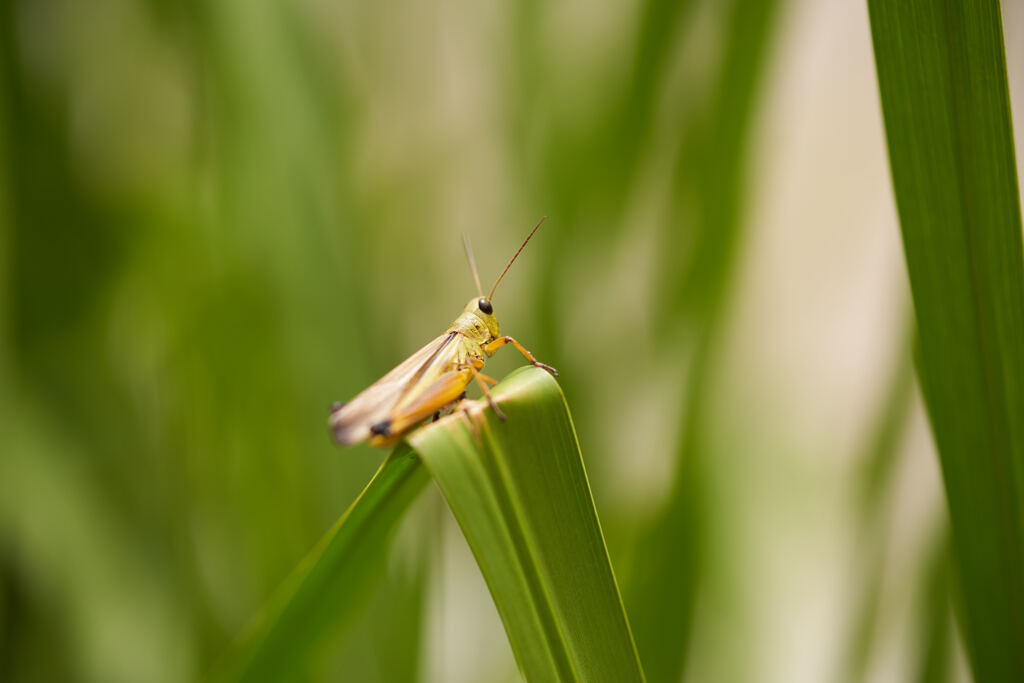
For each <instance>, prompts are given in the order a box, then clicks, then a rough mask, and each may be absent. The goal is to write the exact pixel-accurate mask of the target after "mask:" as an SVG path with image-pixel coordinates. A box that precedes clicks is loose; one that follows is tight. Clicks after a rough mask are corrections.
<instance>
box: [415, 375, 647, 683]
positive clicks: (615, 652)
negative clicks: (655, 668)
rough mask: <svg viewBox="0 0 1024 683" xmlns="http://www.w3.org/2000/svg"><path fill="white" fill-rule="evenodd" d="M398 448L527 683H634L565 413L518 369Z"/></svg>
mask: <svg viewBox="0 0 1024 683" xmlns="http://www.w3.org/2000/svg"><path fill="white" fill-rule="evenodd" d="M492 394H493V396H494V398H495V400H496V401H498V402H499V403H500V406H501V410H502V411H503V412H504V413H505V415H506V416H507V418H508V419H507V421H505V422H501V421H500V420H498V419H497V418H496V417H495V415H494V413H493V412H492V411H491V410H489V409H486V404H485V403H482V404H478V406H477V407H475V408H472V409H471V410H470V414H469V415H466V414H463V413H461V412H459V413H456V414H454V415H451V416H449V417H447V418H445V419H443V420H441V421H439V422H437V423H435V424H433V425H431V426H430V427H428V428H425V429H422V430H420V431H419V432H417V433H415V434H414V435H413V436H411V437H410V439H409V440H410V443H411V444H412V446H413V447H414V448H415V449H416V451H417V452H418V453H419V454H420V456H421V457H422V458H423V461H424V463H425V464H426V466H427V468H428V469H429V470H430V472H431V474H432V475H433V477H434V479H435V481H437V483H438V486H439V487H440V488H441V491H442V493H443V494H444V496H445V498H446V499H447V501H448V505H449V506H450V507H451V509H452V512H453V513H454V515H455V518H456V519H457V520H458V522H459V525H460V526H461V527H462V530H463V533H464V534H465V536H466V540H467V541H468V542H469V545H470V547H471V549H472V550H473V554H474V556H475V557H476V559H477V562H478V563H479V565H480V569H481V571H482V573H483V575H484V579H485V580H486V581H487V585H488V587H489V588H490V591H491V595H492V597H493V598H494V602H495V605H496V606H497V608H498V612H499V614H500V615H501V618H502V621H503V622H504V624H505V630H506V632H507V634H508V637H509V641H510V642H511V645H512V649H513V652H514V653H515V656H516V660H517V662H518V663H519V666H520V669H521V670H522V672H523V675H524V676H525V677H526V678H527V680H615V681H639V680H643V673H642V671H641V668H640V663H639V660H638V658H637V654H636V647H635V646H634V644H633V637H632V635H631V633H630V630H629V624H628V622H627V619H626V614H625V611H624V609H623V606H622V600H621V597H620V595H619V590H618V586H617V585H616V583H615V577H614V574H613V572H612V567H611V562H610V561H609V559H608V551H607V548H606V547H605V543H604V537H603V536H602V534H601V528H600V525H599V523H598V519H597V513H596V510H595V508H594V501H593V497H592V495H591V492H590V485H589V483H588V481H587V476H586V471H585V469H584V466H583V459H582V456H581V454H580V450H579V444H578V441H577V439H576V433H575V430H574V428H573V425H572V418H571V417H570V415H569V411H568V407H567V406H566V403H565V399H564V397H563V396H562V392H561V389H560V388H559V386H558V384H557V383H556V382H555V381H554V379H552V378H551V376H550V375H548V373H546V372H544V371H543V370H538V369H536V368H525V369H523V370H520V371H517V372H514V373H512V374H511V375H509V377H508V378H506V379H505V380H504V381H503V382H501V383H500V384H499V385H498V386H496V387H495V388H494V389H493V390H492Z"/></svg>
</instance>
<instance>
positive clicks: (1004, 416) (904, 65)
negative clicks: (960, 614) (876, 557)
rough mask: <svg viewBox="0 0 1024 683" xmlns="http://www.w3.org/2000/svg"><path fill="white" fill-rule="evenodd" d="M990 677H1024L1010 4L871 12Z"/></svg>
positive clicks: (952, 490) (950, 490) (982, 656)
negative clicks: (1005, 24)
mask: <svg viewBox="0 0 1024 683" xmlns="http://www.w3.org/2000/svg"><path fill="white" fill-rule="evenodd" d="M868 7H869V10H870V16H871V32H872V37H873V40H874V48H875V61H876V66H877V69H878V81H879V87H880V90H881V96H882V109H883V113H884V118H885V127H886V134H887V137H888V142H889V159H890V163H891V167H892V177H893V186H894V189H895V194H896V202H897V206H898V209H899V216H900V224H901V228H902V232H903V243H904V248H905V251H906V257H907V267H908V271H909V274H910V284H911V289H912V292H913V296H914V308H915V314H916V317H917V324H918V328H919V331H920V362H919V373H920V375H921V380H922V382H921V383H922V388H923V391H924V395H925V399H926V402H927V404H928V408H929V412H930V416H931V422H932V428H933V431H934V434H935V440H936V443H937V445H938V449H939V456H940V460H941V464H942V472H943V478H944V481H945V487H946V496H947V500H948V503H949V510H950V517H951V521H952V527H953V547H954V556H955V559H956V568H957V572H956V573H957V575H958V577H959V580H960V588H961V592H962V596H963V601H964V627H965V629H964V630H965V633H966V640H967V644H968V650H969V651H970V653H971V660H972V665H973V668H974V673H975V676H976V677H977V679H978V680H979V681H1008V680H1024V505H1022V497H1021V496H1022V492H1024V419H1022V418H1024V249H1022V245H1021V216H1020V204H1019V198H1018V191H1017V175H1016V169H1015V160H1014V151H1013V150H1014V146H1013V134H1012V130H1011V124H1010V106H1009V94H1008V89H1007V81H1006V61H1005V56H1004V51H1003V37H1002V25H1001V20H1000V15H999V4H998V2H996V0H974V1H965V2H935V1H933V0H868Z"/></svg>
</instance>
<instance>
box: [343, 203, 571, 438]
mask: <svg viewBox="0 0 1024 683" xmlns="http://www.w3.org/2000/svg"><path fill="white" fill-rule="evenodd" d="M543 222H544V218H541V219H540V221H539V222H538V223H537V225H535V226H534V228H533V230H531V231H530V234H529V235H527V237H526V239H525V240H523V243H522V245H520V247H519V249H518V250H517V251H516V253H515V255H513V256H512V259H511V260H510V261H509V262H508V265H506V266H505V270H503V271H501V275H499V276H498V279H497V280H495V282H494V286H492V287H491V291H490V292H488V294H487V296H484V295H483V290H482V289H481V288H480V276H479V274H478V273H477V270H476V262H475V261H474V259H473V250H472V247H471V246H470V243H469V238H468V237H464V238H463V246H464V247H465V249H466V257H467V259H468V260H469V267H470V270H472V272H473V280H474V282H475V283H476V291H477V295H478V296H476V297H474V298H472V299H470V300H469V303H467V304H466V307H465V308H464V309H462V313H461V314H460V315H459V317H458V318H456V319H455V321H454V322H453V323H452V324H451V325H449V326H448V329H447V330H445V331H444V333H443V334H442V335H441V336H439V337H437V338H436V339H434V340H433V341H430V342H428V343H427V344H426V345H425V346H423V348H421V349H420V350H419V351H417V352H415V353H414V354H412V355H411V356H409V357H408V358H406V359H405V360H404V361H402V363H401V364H399V365H398V367H396V368H395V369H393V370H391V372H389V373H387V374H386V375H384V376H383V377H381V378H380V379H379V380H377V381H376V382H374V383H373V384H371V385H370V386H369V387H367V388H366V389H364V390H363V391H362V392H361V393H359V394H358V395H357V396H356V397H355V398H353V399H352V400H351V401H349V402H347V403H335V404H334V405H333V406H332V407H331V415H330V419H329V420H328V425H329V426H330V429H331V433H332V434H333V435H334V440H335V441H336V442H337V443H338V444H339V445H342V446H347V445H350V444H355V443H359V442H362V441H368V442H369V443H370V445H371V446H391V445H393V444H395V443H397V442H398V441H399V440H400V439H401V438H402V436H404V435H405V434H406V433H407V432H409V431H410V430H412V429H413V428H415V427H417V426H418V425H419V424H420V423H422V422H423V421H424V420H426V419H427V418H429V417H430V416H432V415H437V414H438V413H440V412H441V411H443V410H446V409H448V408H451V407H452V406H454V405H455V404H456V403H457V402H458V401H460V400H461V399H463V398H465V393H466V387H467V386H468V385H469V383H470V382H471V381H473V380H476V382H477V384H478V385H479V386H480V389H481V390H482V391H483V394H484V396H485V397H486V398H487V401H488V404H489V405H490V407H491V409H492V410H494V412H495V414H496V415H497V416H498V417H499V418H500V419H501V420H502V421H504V420H505V415H504V414H503V413H502V412H501V410H500V409H499V408H498V405H497V404H496V403H495V402H494V400H493V399H492V398H491V392H490V391H489V390H488V384H492V385H493V384H497V382H496V381H495V380H494V379H492V378H490V377H488V376H487V375H484V374H483V373H481V372H480V370H481V369H482V368H483V366H484V362H485V361H486V359H487V358H490V357H491V356H493V355H494V353H495V352H496V351H497V350H498V349H500V348H501V347H502V346H505V345H506V344H511V345H512V346H514V347H515V348H516V349H518V350H519V352H520V353H522V354H523V356H525V357H526V360H528V361H529V362H530V363H531V364H533V365H535V366H537V367H539V368H543V369H545V370H547V371H548V372H550V373H551V374H552V375H554V376H555V377H557V376H558V371H557V370H555V369H554V368H553V367H551V366H549V365H545V364H544V363H541V362H540V361H538V360H537V359H536V358H534V357H533V354H532V353H530V352H529V351H527V350H526V348H524V347H523V345H522V344H520V343H519V342H518V341H516V340H515V339H513V338H512V337H508V336H503V335H502V334H501V331H500V328H499V327H498V319H497V318H496V317H495V315H494V306H493V305H492V304H491V298H492V297H493V296H494V290H495V289H497V288H498V283H500V282H501V279H502V278H503V277H505V273H507V272H508V269H509V268H511V267H512V264H513V263H515V260H516V258H518V257H519V254H520V253H521V252H522V251H523V248H524V247H525V246H526V244H527V242H529V241H530V238H531V237H533V234H534V233H535V232H537V229H538V228H539V227H540V226H541V224H542V223H543Z"/></svg>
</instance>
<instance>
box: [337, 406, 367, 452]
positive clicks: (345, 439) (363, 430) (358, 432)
mask: <svg viewBox="0 0 1024 683" xmlns="http://www.w3.org/2000/svg"><path fill="white" fill-rule="evenodd" d="M327 426H328V427H329V428H330V430H331V436H332V437H333V438H334V443H336V444H338V445H339V446H351V445H352V444H357V443H359V442H360V441H366V439H368V438H369V436H370V429H369V428H368V427H366V425H362V424H353V423H351V422H346V421H345V420H339V419H337V415H336V414H334V415H331V419H330V420H328V422H327Z"/></svg>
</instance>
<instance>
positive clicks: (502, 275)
mask: <svg viewBox="0 0 1024 683" xmlns="http://www.w3.org/2000/svg"><path fill="white" fill-rule="evenodd" d="M545 220H547V216H542V217H541V219H540V220H539V221H537V225H535V226H533V230H531V231H530V234H529V235H527V236H526V239H525V240H523V243H522V244H520V245H519V249H517V250H516V253H515V254H514V255H513V256H512V260H511V261H509V262H508V265H507V266H505V270H503V271H501V275H499V276H498V279H497V280H495V281H494V286H493V287H491V291H490V292H488V294H487V299H488V300H490V298H491V297H492V296H494V290H496V289H497V288H498V283H499V282H501V278H503V277H505V273H507V272H508V269H509V268H511V267H512V264H513V263H515V262H516V259H517V258H519V253H520V252H521V251H522V250H523V247H525V246H526V243H527V242H529V241H530V238H531V237H533V233H535V232H537V228H539V227H540V226H541V224H542V223H543V222H544V221H545Z"/></svg>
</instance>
